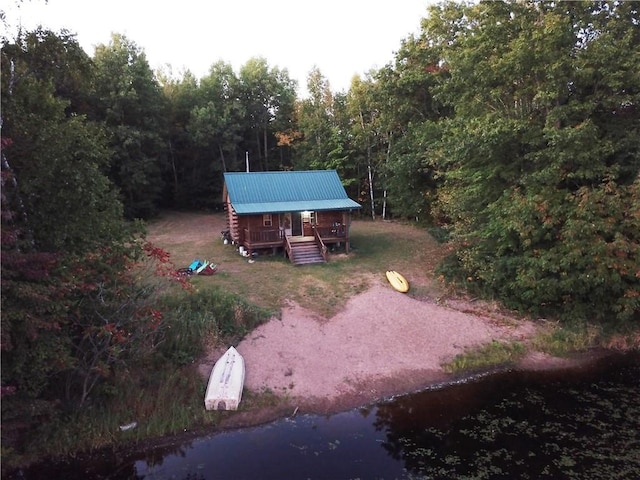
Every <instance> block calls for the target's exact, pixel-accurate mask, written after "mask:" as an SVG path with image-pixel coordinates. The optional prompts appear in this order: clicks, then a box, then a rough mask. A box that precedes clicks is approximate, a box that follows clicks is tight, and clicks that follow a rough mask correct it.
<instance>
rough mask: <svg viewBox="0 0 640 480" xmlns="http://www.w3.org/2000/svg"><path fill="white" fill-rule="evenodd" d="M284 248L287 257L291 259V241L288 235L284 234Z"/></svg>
mask: <svg viewBox="0 0 640 480" xmlns="http://www.w3.org/2000/svg"><path fill="white" fill-rule="evenodd" d="M284 250H285V252H287V258H288V259H289V260H291V242H290V241H289V237H287V236H286V235H285V237H284Z"/></svg>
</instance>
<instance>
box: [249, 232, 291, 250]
mask: <svg viewBox="0 0 640 480" xmlns="http://www.w3.org/2000/svg"><path fill="white" fill-rule="evenodd" d="M283 241H284V233H283V232H282V230H280V229H279V228H274V229H269V230H249V229H247V228H245V229H244V242H245V244H246V245H247V246H254V247H260V246H272V245H277V244H282V242H283Z"/></svg>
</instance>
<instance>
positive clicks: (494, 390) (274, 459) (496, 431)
mask: <svg viewBox="0 0 640 480" xmlns="http://www.w3.org/2000/svg"><path fill="white" fill-rule="evenodd" d="M23 478H28V479H44V478H47V479H51V478H64V479H69V480H72V479H80V478H82V479H84V478H104V479H106V478H109V479H114V480H115V479H129V478H137V479H145V480H151V479H179V480H183V479H184V480H187V479H188V480H201V479H202V480H204V479H237V480H240V479H265V480H267V479H314V480H318V479H427V478H428V479H494V478H495V479H498V478H504V479H541V478H544V479H565V478H566V479H606V480H611V479H625V480H626V479H638V478H640V356H639V355H627V356H624V357H612V358H608V359H605V360H602V361H600V362H598V363H597V364H595V365H594V364H592V365H589V366H587V367H583V368H580V369H574V370H571V371H563V372H544V373H541V372H537V373H536V372H506V373H500V374H494V375H490V376H485V377H483V378H478V379H475V380H473V381H467V382H464V383H460V384H457V385H452V386H448V387H446V388H439V389H433V390H429V391H425V392H421V393H416V394H412V395H407V396H403V397H399V398H396V399H393V400H390V401H388V402H384V403H381V404H379V405H377V406H372V407H370V408H360V409H356V410H352V411H348V412H345V413H341V414H338V415H332V416H326V417H323V416H309V415H303V416H297V417H296V418H294V419H283V420H280V421H277V422H273V423H271V424H269V425H266V426H261V427H257V428H250V429H244V430H238V431H233V432H226V433H220V434H216V435H211V436H208V437H202V438H198V439H196V440H193V441H190V442H189V443H186V444H183V445H177V446H173V447H171V448H164V449H156V450H151V451H148V452H143V453H139V454H131V455H130V456H122V455H120V456H101V457H99V458H97V457H96V458H93V459H92V460H91V462H89V463H86V462H76V463H73V464H63V465H61V464H58V465H46V466H40V467H39V468H38V469H34V470H33V471H28V472H24V477H23Z"/></svg>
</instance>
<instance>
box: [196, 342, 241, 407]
mask: <svg viewBox="0 0 640 480" xmlns="http://www.w3.org/2000/svg"><path fill="white" fill-rule="evenodd" d="M244 374H245V366H244V358H242V355H240V354H239V353H238V351H237V350H236V349H235V348H234V347H229V349H228V350H227V351H226V352H225V353H224V355H222V356H221V357H220V358H219V359H218V361H217V362H216V364H215V365H214V367H213V369H212V370H211V375H210V376H209V384H208V385H207V392H206V394H205V397H204V408H205V409H206V410H237V409H238V405H239V404H240V400H242V390H243V388H244Z"/></svg>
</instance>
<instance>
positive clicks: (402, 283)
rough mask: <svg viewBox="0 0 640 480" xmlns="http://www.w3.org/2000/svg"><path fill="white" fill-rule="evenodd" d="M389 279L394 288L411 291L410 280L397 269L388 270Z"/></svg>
mask: <svg viewBox="0 0 640 480" xmlns="http://www.w3.org/2000/svg"><path fill="white" fill-rule="evenodd" d="M387 280H389V283H390V284H391V286H392V287H393V288H395V289H396V290H397V291H399V292H402V293H407V292H408V291H409V282H408V281H407V279H406V278H404V277H403V276H402V275H401V274H399V273H398V272H396V271H395V270H387Z"/></svg>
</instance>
